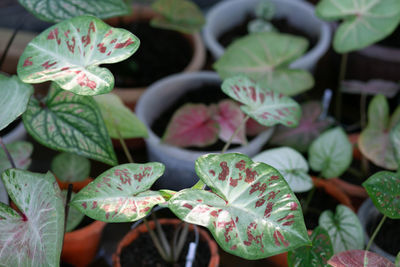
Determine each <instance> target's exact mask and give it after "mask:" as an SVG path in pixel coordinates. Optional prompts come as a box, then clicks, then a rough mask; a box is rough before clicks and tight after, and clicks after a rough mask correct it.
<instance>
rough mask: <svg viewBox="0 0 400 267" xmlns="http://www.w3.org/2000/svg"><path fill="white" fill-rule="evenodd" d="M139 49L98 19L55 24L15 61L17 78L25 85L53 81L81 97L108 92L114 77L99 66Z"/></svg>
mask: <svg viewBox="0 0 400 267" xmlns="http://www.w3.org/2000/svg"><path fill="white" fill-rule="evenodd" d="M138 47H139V39H138V38H137V37H136V36H135V35H133V34H132V33H130V32H129V31H127V30H124V29H117V28H112V27H110V26H108V25H107V24H105V23H104V22H103V21H101V20H100V19H98V18H95V17H92V16H80V17H75V18H72V19H69V20H65V21H63V22H60V23H58V24H57V25H54V26H52V27H50V28H49V29H47V30H45V31H44V32H42V33H41V34H40V35H38V36H36V37H35V38H34V39H33V40H32V41H31V42H30V43H29V44H28V46H27V47H26V48H25V51H24V52H23V54H22V55H21V57H20V59H19V62H18V76H19V77H20V78H21V80H22V81H23V82H26V83H41V82H45V81H55V82H56V83H57V84H58V85H60V87H61V88H62V89H64V90H68V91H71V92H74V93H76V94H80V95H98V94H105V93H108V92H109V91H111V90H112V89H113V87H114V77H113V75H112V74H111V72H110V71H109V70H108V69H106V68H101V67H99V65H100V64H109V63H116V62H119V61H122V60H124V59H126V58H128V57H130V56H131V55H132V54H133V53H134V52H135V51H136V50H137V49H138Z"/></svg>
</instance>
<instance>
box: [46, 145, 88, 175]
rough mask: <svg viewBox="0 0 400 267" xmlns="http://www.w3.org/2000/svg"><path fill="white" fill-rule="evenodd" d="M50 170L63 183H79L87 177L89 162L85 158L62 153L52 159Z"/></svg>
mask: <svg viewBox="0 0 400 267" xmlns="http://www.w3.org/2000/svg"><path fill="white" fill-rule="evenodd" d="M51 170H52V171H53V173H54V174H55V176H56V177H57V178H58V179H59V180H61V181H63V182H79V181H83V180H85V179H86V178H88V177H89V173H90V161H89V160H88V159H87V158H85V157H82V156H79V155H76V154H73V153H68V152H63V153H60V154H58V155H57V156H56V157H54V158H53V161H52V162H51Z"/></svg>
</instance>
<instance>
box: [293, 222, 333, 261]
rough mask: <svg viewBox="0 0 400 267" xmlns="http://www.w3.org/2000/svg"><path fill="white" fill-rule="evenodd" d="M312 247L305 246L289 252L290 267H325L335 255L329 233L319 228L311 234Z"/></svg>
mask: <svg viewBox="0 0 400 267" xmlns="http://www.w3.org/2000/svg"><path fill="white" fill-rule="evenodd" d="M311 242H312V246H304V247H300V248H296V249H295V250H292V251H289V253H288V264H289V267H293V266H296V267H309V266H313V267H325V266H327V263H328V260H329V259H330V258H331V257H332V255H333V247H332V242H331V240H330V238H329V234H328V232H327V231H326V230H325V229H324V228H322V227H320V226H319V227H317V228H315V229H314V230H313V232H312V234H311Z"/></svg>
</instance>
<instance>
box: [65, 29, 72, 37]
mask: <svg viewBox="0 0 400 267" xmlns="http://www.w3.org/2000/svg"><path fill="white" fill-rule="evenodd" d="M70 32H71V31H70V30H68V31H66V32H64V35H65V37H67V38H68V36H69V33H70Z"/></svg>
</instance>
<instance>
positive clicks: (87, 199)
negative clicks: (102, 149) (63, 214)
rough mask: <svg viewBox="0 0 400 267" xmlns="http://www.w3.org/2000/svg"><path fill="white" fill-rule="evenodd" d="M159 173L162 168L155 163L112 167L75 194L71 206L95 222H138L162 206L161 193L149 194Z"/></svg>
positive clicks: (163, 200)
mask: <svg viewBox="0 0 400 267" xmlns="http://www.w3.org/2000/svg"><path fill="white" fill-rule="evenodd" d="M163 173H164V165H162V164H161V163H157V162H153V163H146V164H135V163H130V164H123V165H119V166H116V167H114V168H111V169H109V170H107V171H105V172H104V173H102V174H101V175H100V176H99V177H97V178H96V179H95V180H94V181H93V182H91V183H90V184H88V185H87V186H86V187H85V188H83V189H82V190H81V191H79V193H78V194H76V195H75V197H74V198H73V199H72V200H71V205H73V206H74V207H76V208H77V209H78V210H80V211H81V212H82V213H84V214H85V215H87V216H89V217H91V218H93V219H96V220H99V221H104V222H131V221H136V220H139V219H141V218H143V217H145V216H146V215H147V214H148V213H149V212H150V210H151V208H152V207H153V206H155V205H157V204H160V203H163V202H165V199H164V198H163V197H162V193H161V192H158V191H150V190H149V189H150V187H151V185H152V184H153V183H154V182H155V181H156V180H157V179H158V177H160V176H161V175H162V174H163Z"/></svg>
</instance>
